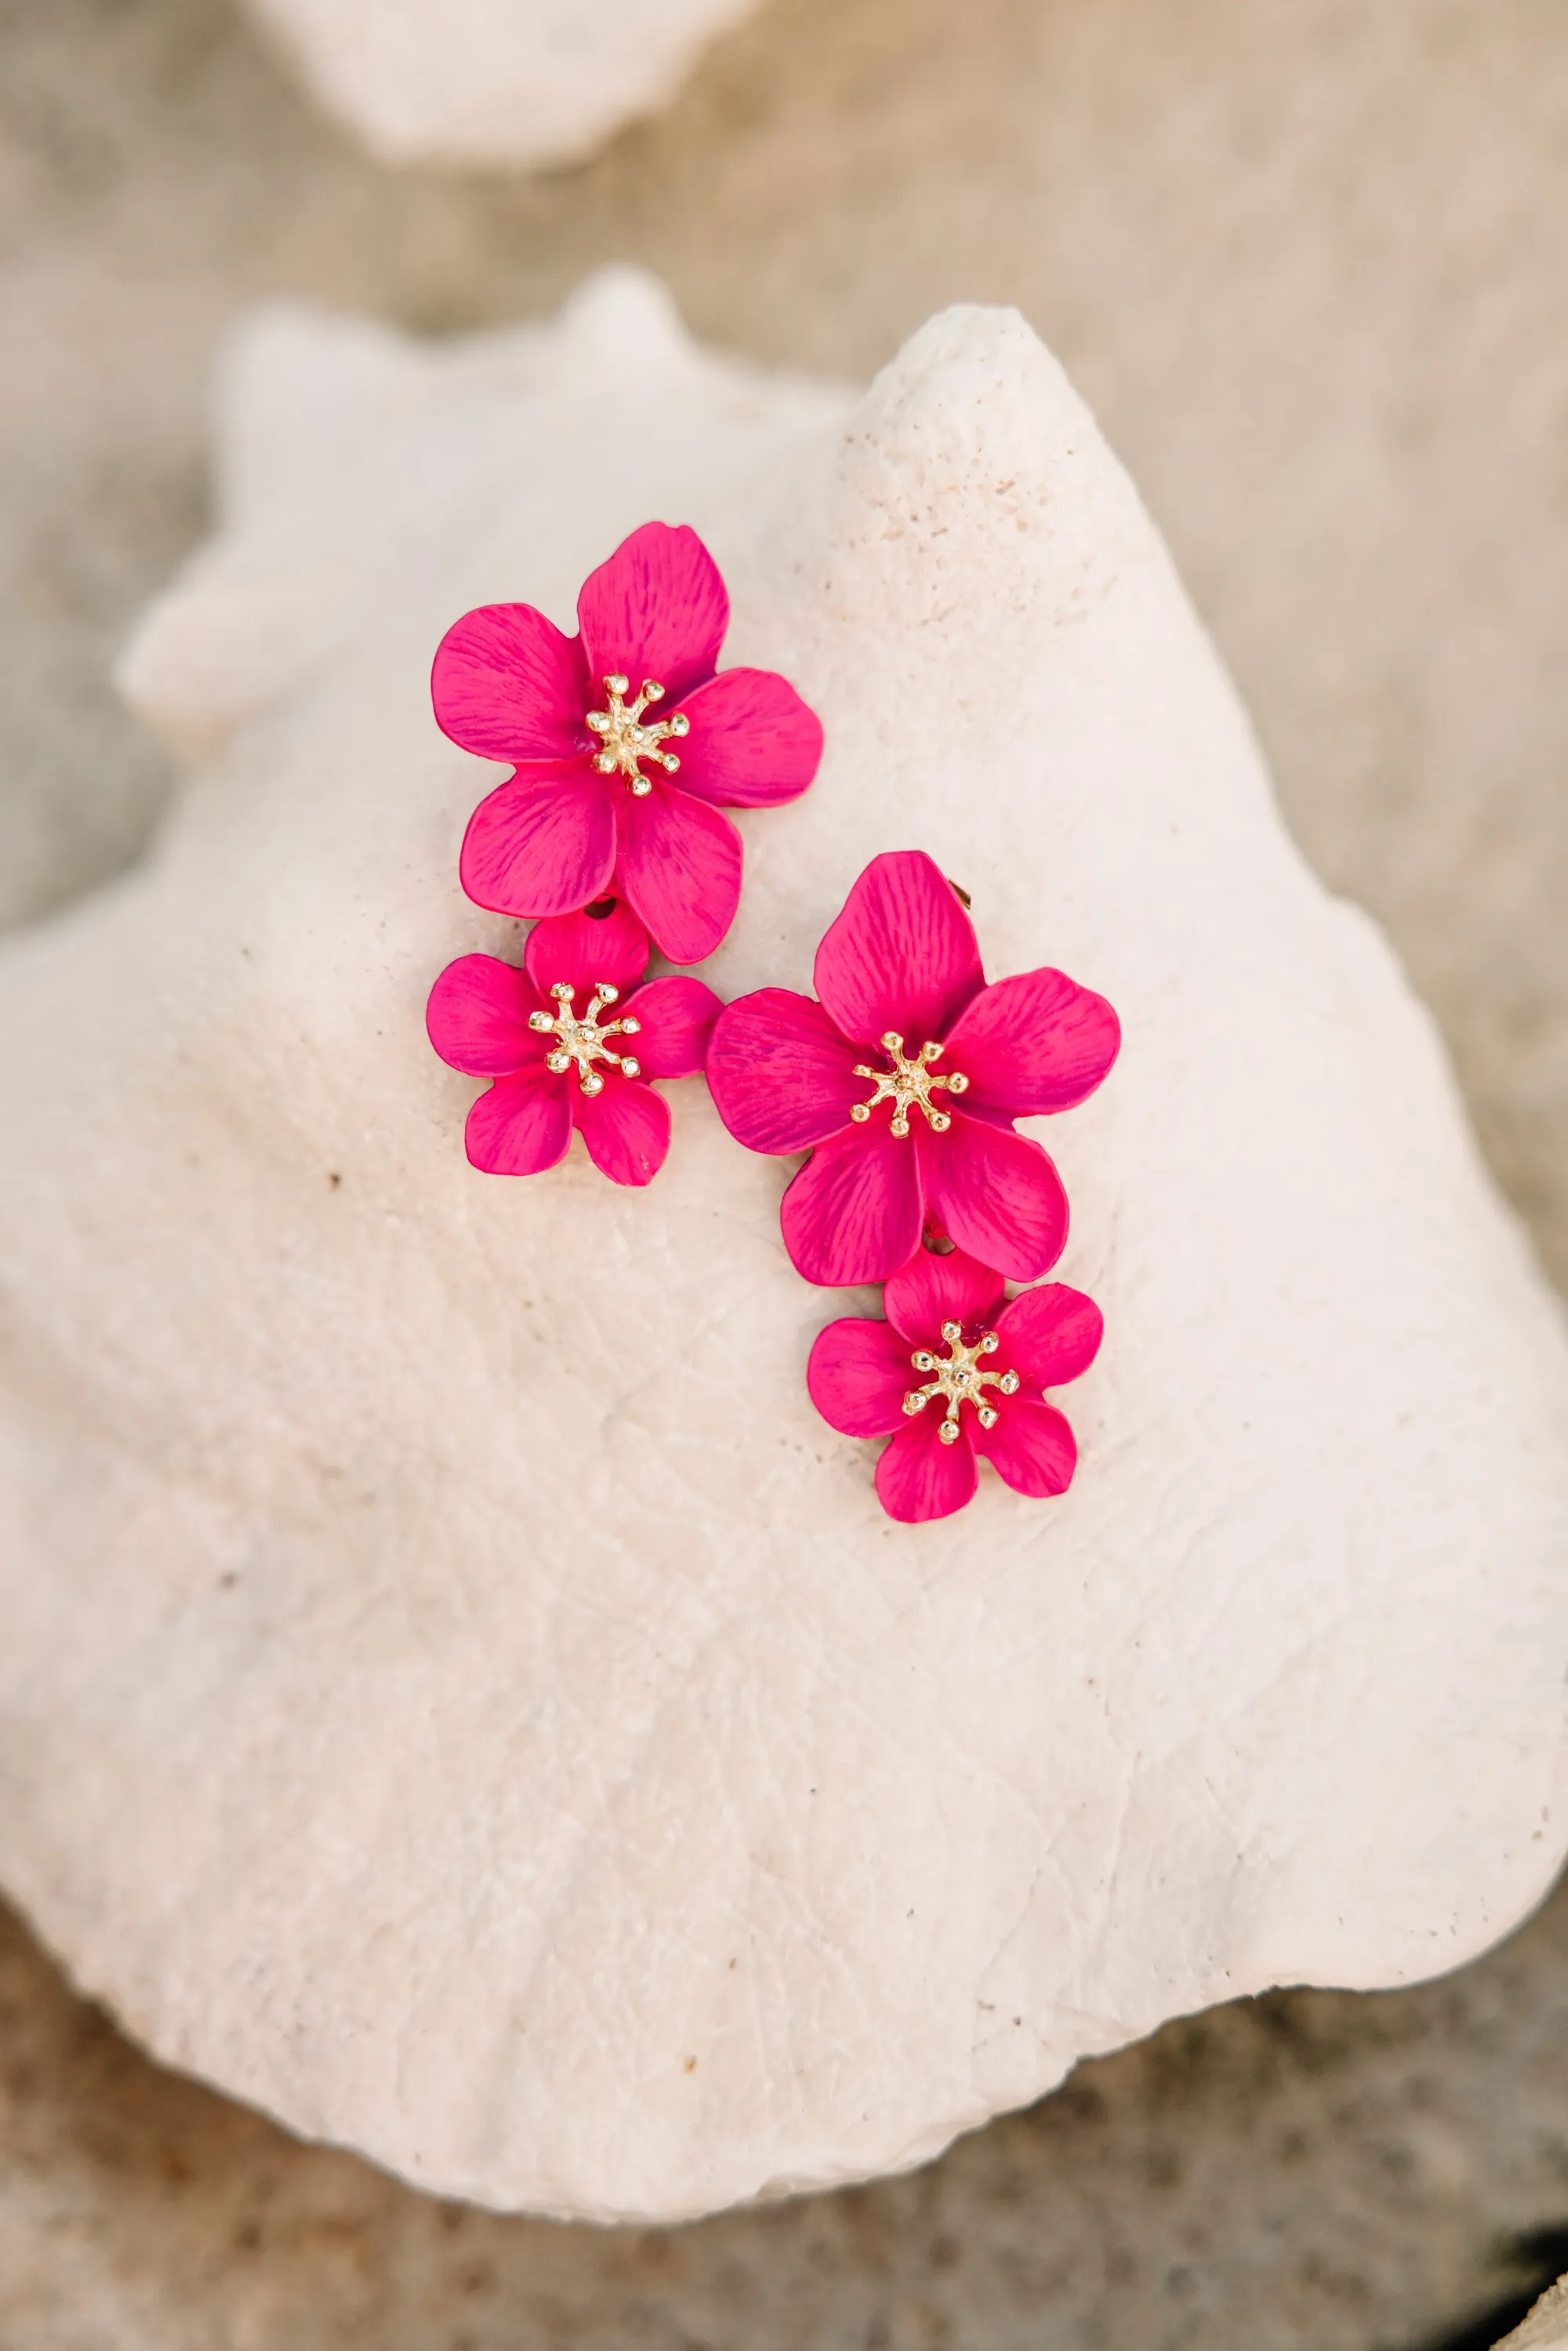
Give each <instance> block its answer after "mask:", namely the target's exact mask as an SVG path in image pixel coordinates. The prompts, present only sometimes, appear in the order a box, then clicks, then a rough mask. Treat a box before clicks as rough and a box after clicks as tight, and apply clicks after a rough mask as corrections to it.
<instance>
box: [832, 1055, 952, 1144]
mask: <svg viewBox="0 0 1568 2351" xmlns="http://www.w3.org/2000/svg"><path fill="white" fill-rule="evenodd" d="M882 1049H883V1052H884V1053H885V1054H886V1055H887V1057H888V1059H889V1061H891V1062H892V1063H893V1067H892V1069H891V1070H872V1069H868V1068H867V1067H866V1064H865V1063H864V1062H863V1061H857V1062H856V1063H855V1066H854V1075H855V1076H856V1077H857V1078H872V1079H874V1081H875V1082H876V1092H875V1093H873V1096H872V1098H871V1100H870V1101H869V1102H856V1104H855V1106H854V1108H853V1109H852V1111H851V1113H850V1116H851V1117H852V1119H853V1120H854V1122H855V1123H856V1125H857V1126H863V1125H864V1124H865V1122H866V1120H867V1119H868V1118H869V1117H870V1116H871V1114H872V1113H873V1110H874V1109H875V1108H876V1106H877V1104H878V1102H891V1103H892V1104H893V1124H892V1126H891V1127H890V1129H889V1133H890V1134H908V1133H909V1106H910V1104H911V1103H912V1102H915V1103H917V1104H918V1105H919V1107H920V1108H921V1109H922V1110H923V1111H924V1112H925V1116H926V1118H927V1120H928V1121H929V1123H930V1127H931V1132H932V1133H933V1134H946V1132H947V1129H948V1128H949V1127H950V1126H951V1125H952V1123H953V1122H952V1120H951V1119H950V1118H949V1117H948V1115H947V1113H946V1111H945V1110H939V1109H938V1108H937V1105H936V1103H935V1102H933V1101H932V1099H931V1097H932V1095H933V1094H934V1093H939V1092H942V1091H943V1089H944V1088H946V1092H948V1093H950V1094H961V1093H964V1092H967V1088H968V1083H969V1081H968V1079H967V1078H966V1077H965V1076H963V1075H962V1073H961V1072H960V1071H957V1070H955V1071H953V1072H952V1073H951V1075H950V1076H948V1077H945V1078H939V1077H937V1076H936V1073H935V1071H933V1069H932V1067H931V1064H932V1062H933V1061H936V1059H937V1058H938V1056H939V1055H940V1053H941V1050H942V1048H941V1046H940V1045H934V1044H931V1043H930V1042H927V1043H925V1044H924V1045H922V1047H921V1048H920V1051H919V1054H918V1056H917V1058H916V1059H915V1061H909V1060H907V1059H906V1057H905V1055H904V1040H903V1038H902V1037H901V1036H900V1035H899V1033H898V1031H897V1029H889V1030H888V1031H887V1033H886V1035H885V1036H884V1037H883V1040H882Z"/></svg>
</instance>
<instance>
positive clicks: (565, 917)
mask: <svg viewBox="0 0 1568 2351" xmlns="http://www.w3.org/2000/svg"><path fill="white" fill-rule="evenodd" d="M523 962H524V965H525V966H526V967H527V969H528V977H529V978H530V979H531V980H532V981H533V983H534V986H535V987H537V988H538V992H539V998H540V1001H541V1002H542V1001H543V1000H544V998H547V997H548V996H549V992H550V989H551V988H552V987H554V986H555V985H556V984H557V982H558V981H559V982H560V983H561V984H562V985H563V986H566V987H574V988H575V989H576V990H577V1009H578V1011H579V1012H580V1011H581V1010H582V1008H583V1006H584V1005H585V1004H586V1003H587V1002H588V1000H589V998H590V997H591V995H592V993H593V991H594V989H595V988H596V987H600V986H601V985H604V986H608V987H614V988H618V989H619V990H620V992H621V994H622V996H624V995H625V994H626V992H627V990H628V988H632V987H636V985H637V983H638V981H639V980H640V979H641V978H642V977H643V973H644V972H645V971H646V970H647V968H648V934H647V932H646V931H645V930H644V929H643V925H642V924H641V923H640V922H639V921H638V920H637V917H636V915H635V914H633V913H632V909H631V907H630V906H629V905H628V904H626V901H625V899H624V898H617V899H616V901H615V903H614V904H613V905H612V908H611V910H610V912H609V914H605V915H603V916H602V917H601V916H598V915H595V914H589V913H587V912H586V911H584V912H582V913H580V914H551V915H550V916H549V919H548V920H547V921H545V922H542V923H536V924H535V925H534V927H533V929H532V930H531V931H530V932H529V933H528V945H527V946H525V947H524V949H523Z"/></svg>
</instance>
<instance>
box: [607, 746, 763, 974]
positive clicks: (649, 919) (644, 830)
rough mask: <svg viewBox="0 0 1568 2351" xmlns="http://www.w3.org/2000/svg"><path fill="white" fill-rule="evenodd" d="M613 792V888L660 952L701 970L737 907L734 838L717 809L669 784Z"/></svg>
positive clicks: (736, 838) (735, 834)
mask: <svg viewBox="0 0 1568 2351" xmlns="http://www.w3.org/2000/svg"><path fill="white" fill-rule="evenodd" d="M618 789H619V791H620V794H621V798H620V802H619V805H618V808H617V811H616V826H617V830H618V831H619V834H620V864H619V866H618V868H617V878H618V882H619V885H620V887H621V888H622V890H624V892H625V893H626V895H627V897H628V898H629V899H630V900H631V901H632V907H633V910H634V911H635V912H636V914H638V915H639V916H640V917H641V919H642V921H643V923H644V924H645V925H647V928H648V931H649V932H650V934H651V935H652V936H653V941H654V943H655V945H656V946H658V947H659V949H660V951H661V953H663V954H664V955H667V956H669V958H670V961H671V962H672V963H701V961H702V960H703V957H704V956H710V955H712V953H713V951H714V949H715V947H716V946H717V945H718V943H719V941H720V939H722V938H723V936H724V935H725V933H726V931H727V930H728V928H729V926H730V925H731V923H733V922H734V920H735V910H736V907H737V905H738V904H739V903H740V862H741V851H740V835H739V833H738V832H737V831H736V829H735V827H734V825H732V824H731V822H730V820H729V819H728V818H727V816H724V815H722V814H721V813H720V811H719V810H717V809H716V808H709V807H708V805H707V803H706V801H705V800H694V799H691V797H690V796H689V795H688V794H687V793H685V792H680V791H676V790H675V789H674V787H673V786H672V785H669V784H665V783H658V782H655V784H654V785H653V790H652V791H651V792H647V793H645V794H643V795H641V796H639V795H638V794H636V793H634V792H632V791H630V790H628V789H626V787H625V786H624V785H621V786H619V787H618ZM601 886H602V885H601Z"/></svg>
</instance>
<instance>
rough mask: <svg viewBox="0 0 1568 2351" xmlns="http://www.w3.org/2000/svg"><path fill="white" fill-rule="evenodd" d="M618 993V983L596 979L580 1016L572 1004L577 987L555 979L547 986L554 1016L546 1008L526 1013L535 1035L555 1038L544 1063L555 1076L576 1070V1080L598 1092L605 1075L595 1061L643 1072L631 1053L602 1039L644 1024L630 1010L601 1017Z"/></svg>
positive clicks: (625, 1073)
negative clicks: (621, 1016)
mask: <svg viewBox="0 0 1568 2351" xmlns="http://www.w3.org/2000/svg"><path fill="white" fill-rule="evenodd" d="M620 993H621V991H620V989H619V988H618V987H610V986H609V985H608V984H607V983H606V982H605V981H604V980H602V979H601V980H597V981H595V983H594V988H593V994H592V995H591V997H590V998H589V1000H588V1003H587V1004H586V1006H585V1007H584V1008H583V1010H582V1012H581V1014H580V1015H579V1014H577V1013H576V1012H574V1011H573V1010H572V1008H571V999H572V998H573V997H574V996H575V995H576V994H577V990H576V988H575V987H570V986H569V985H568V983H567V982H566V981H565V980H564V979H558V980H557V982H556V984H555V986H554V987H552V988H551V989H550V994H551V995H552V996H553V997H554V998H555V1000H556V1005H557V1010H556V1012H555V1013H554V1014H553V1016H552V1015H551V1014H550V1013H549V1012H530V1013H529V1015H528V1027H529V1028H530V1029H533V1030H534V1031H535V1033H536V1034H537V1035H538V1036H540V1037H554V1038H555V1039H557V1040H558V1041H557V1043H556V1046H555V1048H554V1050H553V1051H551V1052H549V1053H547V1054H546V1056H545V1067H546V1068H547V1069H549V1070H554V1071H555V1072H556V1074H557V1076H558V1077H559V1076H560V1075H562V1074H563V1073H564V1072H565V1071H568V1070H575V1071H577V1081H578V1084H579V1085H580V1087H581V1088H582V1091H583V1092H584V1093H585V1094H597V1093H601V1092H603V1090H604V1079H603V1076H602V1074H601V1072H600V1071H598V1070H596V1069H595V1068H594V1066H593V1064H594V1063H595V1061H609V1062H611V1063H612V1065H613V1066H614V1067H615V1068H616V1069H618V1070H619V1071H620V1072H621V1074H622V1077H623V1078H640V1077H641V1076H642V1074H643V1064H642V1062H641V1061H638V1060H637V1059H636V1057H635V1055H634V1054H632V1053H618V1052H617V1051H616V1050H615V1049H614V1047H613V1046H612V1045H610V1044H608V1043H607V1042H606V1041H605V1040H606V1039H608V1038H611V1037H635V1036H636V1034H637V1032H638V1030H639V1029H641V1028H642V1026H643V1024H642V1022H641V1021H640V1020H638V1019H634V1018H633V1017H632V1015H631V1014H630V1013H628V1014H627V1016H626V1018H625V1019H623V1020H602V1021H601V1019H600V1018H599V1016H600V1014H601V1012H602V1011H603V1010H604V1009H605V1007H606V1006H607V1005H611V1004H613V1003H614V1001H615V999H616V998H617V997H618V996H619V995H620Z"/></svg>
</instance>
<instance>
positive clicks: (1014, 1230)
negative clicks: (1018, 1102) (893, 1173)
mask: <svg viewBox="0 0 1568 2351" xmlns="http://www.w3.org/2000/svg"><path fill="white" fill-rule="evenodd" d="M911 1134H912V1139H913V1141H914V1144H915V1150H916V1153H917V1154H918V1155H919V1159H920V1171H921V1175H922V1177H923V1178H924V1182H925V1197H926V1200H927V1203H928V1205H929V1207H930V1209H931V1212H932V1214H933V1215H934V1216H935V1217H936V1221H937V1223H938V1224H939V1225H940V1226H941V1227H942V1228H943V1229H944V1230H945V1231H946V1232H948V1233H950V1234H951V1235H952V1237H953V1238H954V1239H955V1240H956V1242H957V1244H958V1246H959V1248H960V1249H967V1251H968V1252H969V1254H970V1256H971V1257H977V1258H978V1259H980V1260H981V1262H982V1263H983V1264H986V1265H994V1266H995V1267H996V1268H997V1270H998V1272H1000V1273H1004V1274H1006V1275H1007V1277H1008V1279H1009V1280H1010V1281H1035V1280H1039V1278H1040V1275H1041V1274H1042V1273H1046V1272H1048V1271H1049V1270H1050V1269H1051V1267H1052V1266H1053V1265H1054V1264H1055V1263H1056V1260H1057V1259H1058V1258H1059V1257H1060V1256H1061V1251H1062V1248H1063V1245H1064V1243H1065V1242H1066V1239H1067V1194H1066V1192H1065V1191H1064V1190H1063V1188H1062V1183H1061V1176H1060V1175H1058V1174H1057V1172H1056V1169H1055V1167H1054V1166H1053V1165H1051V1161H1050V1159H1048V1158H1047V1156H1046V1155H1045V1153H1044V1152H1043V1151H1042V1150H1041V1149H1040V1144H1038V1143H1033V1142H1031V1141H1030V1139H1029V1137H1028V1136H1027V1135H1022V1134H1013V1133H1012V1132H1011V1131H1010V1129H1009V1128H1007V1127H1001V1126H989V1125H988V1124H986V1123H985V1122H984V1121H983V1120H980V1119H975V1118H966V1117H964V1116H963V1114H962V1113H961V1112H958V1111H955V1112H954V1113H953V1123H952V1125H951V1126H950V1127H949V1128H948V1130H947V1132H946V1134H932V1133H931V1131H930V1129H929V1128H928V1127H925V1126H924V1125H915V1126H914V1127H913V1128H912V1129H911Z"/></svg>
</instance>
